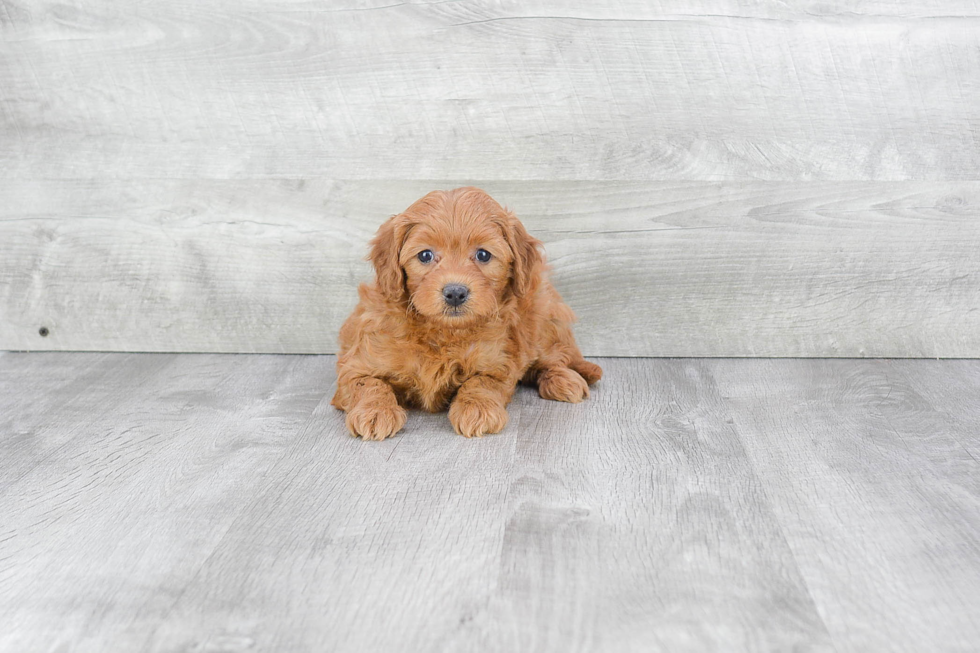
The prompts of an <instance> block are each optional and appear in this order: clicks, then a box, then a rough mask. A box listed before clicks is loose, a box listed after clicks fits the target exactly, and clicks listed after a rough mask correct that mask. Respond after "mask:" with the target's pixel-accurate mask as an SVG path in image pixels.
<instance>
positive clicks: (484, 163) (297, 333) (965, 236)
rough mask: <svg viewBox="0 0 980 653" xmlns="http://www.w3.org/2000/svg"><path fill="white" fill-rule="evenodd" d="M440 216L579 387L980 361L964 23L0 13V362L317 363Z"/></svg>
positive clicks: (491, 9) (536, 9) (531, 9)
mask: <svg viewBox="0 0 980 653" xmlns="http://www.w3.org/2000/svg"><path fill="white" fill-rule="evenodd" d="M464 183H467V184H475V185H479V186H482V187H484V188H486V189H487V190H488V191H490V192H491V193H492V194H494V195H495V197H497V198H498V199H499V200H500V201H501V202H502V203H504V204H507V205H508V206H510V207H511V208H513V209H514V210H516V211H517V213H518V214H519V215H520V216H521V217H522V219H524V221H525V223H526V224H527V226H528V228H529V229H530V230H531V231H532V232H533V233H535V234H536V235H538V236H539V237H540V238H541V239H542V240H544V241H545V243H546V247H547V251H548V253H549V256H550V260H551V261H552V264H553V268H554V279H555V282H556V285H557V286H558V288H559V290H561V291H562V293H563V294H564V295H565V297H566V299H567V300H568V301H569V303H570V304H571V305H572V307H573V308H574V309H575V310H576V312H577V313H578V314H579V316H580V319H581V321H580V324H579V325H578V328H577V333H578V335H579V339H580V341H581V344H582V348H583V350H584V351H585V352H586V354H589V355H607V356H608V355H612V356H617V355H619V356H897V357H904V356H909V357H920V356H921V357H975V356H980V310H978V308H980V3H978V2H967V1H963V0H950V1H939V0H931V1H927V0H914V1H909V2H898V1H894V2H887V1H884V0H882V1H873V0H869V1H867V2H860V1H854V2H799V3H783V2H775V1H772V2H752V1H749V2H745V1H742V2H736V1H735V0H701V1H696V0H695V1H683V2H682V1H680V0H676V1H670V0H663V1H661V2H645V1H643V2H641V1H635V2H630V1H623V2H616V3H605V2H589V1H586V0H576V1H569V2H534V3H523V2H490V1H487V0H459V1H455V2H453V1H437V2H431V3H411V2H406V3H393V2H391V1H390V0H377V1H374V2H348V1H344V2H340V1H338V2H328V1H327V0H296V1H292V0H263V1H262V2H259V1H257V0H236V1H235V2H230V1H228V0H195V1H193V2H191V1H188V0H183V1H177V2H168V3H132V2H128V1H124V0H116V1H103V2H96V1H94V0H91V1H89V2H78V1H73V0H68V1H60V2H46V1H44V0H34V1H26V0H0V349H59V350H125V351H228V352H323V353H329V352H333V351H334V350H335V339H336V332H337V330H338V328H339V325H340V323H341V321H342V320H343V318H344V317H345V316H346V314H347V312H348V311H349V310H350V309H351V307H352V306H353V303H354V301H355V299H356V295H355V287H356V283H357V282H358V280H363V279H367V278H370V269H369V268H368V266H367V264H365V263H364V262H363V261H362V260H361V258H362V256H363V254H364V252H365V243H366V241H367V240H368V239H369V238H370V236H371V234H372V233H373V231H374V230H375V229H376V227H377V225H378V224H380V223H381V222H382V221H383V220H384V219H385V218H386V217H387V216H389V215H391V214H393V213H396V212H398V211H400V210H402V209H403V208H405V207H406V206H407V205H408V204H409V203H411V201H412V200H414V199H415V198H417V197H418V196H420V195H421V194H423V193H424V192H426V191H428V190H431V189H432V188H449V187H453V186H456V185H460V184H464ZM42 327H43V328H44V329H46V330H47V331H46V332H47V336H42V335H41V334H40V330H41V328H42Z"/></svg>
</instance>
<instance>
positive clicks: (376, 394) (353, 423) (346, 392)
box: [333, 376, 406, 440]
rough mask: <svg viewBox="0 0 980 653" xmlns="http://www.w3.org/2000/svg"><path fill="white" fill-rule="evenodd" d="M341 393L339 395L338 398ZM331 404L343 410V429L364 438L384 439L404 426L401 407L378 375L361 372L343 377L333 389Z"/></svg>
mask: <svg viewBox="0 0 980 653" xmlns="http://www.w3.org/2000/svg"><path fill="white" fill-rule="evenodd" d="M341 397H342V398H341ZM333 403H334V405H335V406H337V407H338V408H343V409H345V410H346V411H347V430H349V431H350V432H351V435H354V436H357V435H359V436H361V437H362V438H364V439H365V440H384V439H385V438H389V437H391V436H393V435H394V434H395V433H397V432H398V431H399V430H401V428H402V427H403V426H405V418H406V413H405V409H404V408H402V407H401V406H399V405H398V400H397V399H396V398H395V392H394V390H392V388H391V386H390V385H388V384H387V383H386V382H384V381H382V380H381V379H376V378H374V377H370V376H362V377H358V378H354V379H350V380H345V382H344V387H343V392H341V388H338V389H337V395H336V396H335V397H334V402H333Z"/></svg>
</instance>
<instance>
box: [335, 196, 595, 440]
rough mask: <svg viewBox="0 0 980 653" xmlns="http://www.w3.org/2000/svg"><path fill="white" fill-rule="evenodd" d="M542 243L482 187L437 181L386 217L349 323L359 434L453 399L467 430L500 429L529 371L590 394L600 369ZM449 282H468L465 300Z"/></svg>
mask: <svg viewBox="0 0 980 653" xmlns="http://www.w3.org/2000/svg"><path fill="white" fill-rule="evenodd" d="M540 248H541V242H540V241H538V240H536V239H535V238H532V237H531V236H530V235H528V233H527V231H525V229H524V226H523V225H522V224H521V223H520V221H519V220H518V219H517V217H516V216H515V215H514V214H513V213H511V212H510V211H508V210H506V209H504V208H503V207H501V206H500V205H499V204H498V203H497V202H495V201H494V200H493V199H492V198H491V197H490V196H489V195H487V194H486V193H485V192H483V191H482V190H480V189H478V188H458V189H456V190H453V191H448V192H446V191H434V192H431V193H429V194H428V195H426V196H425V197H423V198H422V199H420V200H418V201H417V202H415V203H414V204H412V206H410V207H409V208H408V210H406V211H405V212H404V213H402V214H400V215H396V216H394V217H392V218H391V219H390V220H388V221H387V222H385V223H384V224H383V225H382V226H381V228H380V229H379V230H378V233H377V235H376V236H375V238H374V240H373V241H371V253H370V256H369V260H370V261H371V262H372V263H373V264H374V268H375V272H376V275H377V279H376V281H375V283H374V284H361V286H360V288H359V289H358V293H359V295H360V303H359V304H358V305H357V308H356V309H354V312H353V314H351V316H350V317H349V318H347V321H346V322H345V323H344V326H343V328H342V329H341V330H340V356H339V358H338V361H337V393H336V394H335V395H334V398H333V405H334V406H336V407H337V408H340V409H342V410H345V411H347V428H348V429H349V430H350V432H351V434H353V435H359V436H362V437H363V438H364V439H366V440H383V439H384V438H387V437H389V436H391V435H394V434H395V433H397V432H398V430H399V429H401V428H402V426H403V425H404V424H405V416H406V415H405V408H406V407H417V408H422V409H424V410H427V411H431V412H435V411H440V410H445V409H446V408H447V407H448V408H449V420H450V422H452V425H453V427H454V428H455V429H456V432H457V433H459V434H461V435H465V436H466V437H474V436H481V435H483V434H485V433H496V432H498V431H500V430H501V429H502V428H504V426H505V425H506V424H507V410H506V406H507V403H508V402H509V401H510V399H511V396H512V395H513V394H514V390H515V387H516V386H517V383H518V382H519V381H521V380H523V381H524V382H525V383H528V384H533V385H536V386H537V388H538V393H539V394H540V395H541V396H542V397H544V398H545V399H554V400H557V401H570V402H578V401H582V400H583V399H585V398H586V397H588V396H589V385H591V384H593V383H595V382H596V381H598V380H599V379H600V378H601V376H602V370H601V369H600V368H599V366H598V365H594V364H593V363H590V362H588V361H586V360H585V359H584V358H582V354H581V352H580V351H579V349H578V346H577V345H576V344H575V338H574V337H573V336H572V330H571V326H570V325H571V323H572V322H573V321H574V320H575V316H574V314H573V313H572V311H571V309H570V308H569V307H568V306H567V305H566V304H565V303H564V302H563V301H562V299H561V297H560V296H559V295H558V292H557V291H556V290H555V289H554V288H553V287H552V285H551V283H550V282H549V281H548V280H547V278H546V276H545V273H546V266H545V262H544V258H543V256H542V253H541V249H540ZM426 250H428V251H429V252H431V260H427V259H429V258H430V254H423V256H422V258H421V259H420V257H419V254H420V253H421V252H424V251H426ZM479 250H486V252H489V253H490V259H489V260H488V261H483V260H480V258H486V254H485V253H481V254H480V255H479V257H480V258H478V255H477V252H478V251H479ZM451 285H456V286H458V285H462V286H464V287H466V288H467V289H468V291H469V294H468V297H467V299H466V301H465V302H464V303H463V304H461V305H459V306H456V307H454V306H452V305H451V302H450V301H448V300H447V298H446V297H445V294H444V289H445V288H446V287H447V286H451Z"/></svg>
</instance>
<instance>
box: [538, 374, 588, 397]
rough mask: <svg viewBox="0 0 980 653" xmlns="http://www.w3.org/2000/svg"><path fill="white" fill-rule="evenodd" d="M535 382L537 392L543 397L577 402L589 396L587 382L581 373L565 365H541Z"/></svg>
mask: <svg viewBox="0 0 980 653" xmlns="http://www.w3.org/2000/svg"><path fill="white" fill-rule="evenodd" d="M537 382H538V394H539V395H541V396H542V397H543V398H545V399H551V400H553V401H567V402H569V403H573V404H577V403H578V402H580V401H583V400H585V399H587V398H588V397H589V384H588V383H586V381H585V379H584V378H583V377H582V375H581V374H579V373H578V372H576V371H575V370H574V369H572V368H571V367H566V366H565V365H553V366H549V367H542V368H541V369H540V371H539V372H538V377H537Z"/></svg>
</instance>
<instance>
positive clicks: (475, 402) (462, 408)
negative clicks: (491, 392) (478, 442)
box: [449, 397, 507, 438]
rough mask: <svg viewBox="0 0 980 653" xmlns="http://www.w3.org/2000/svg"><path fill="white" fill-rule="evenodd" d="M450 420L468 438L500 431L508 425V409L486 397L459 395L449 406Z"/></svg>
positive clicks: (458, 431) (457, 430)
mask: <svg viewBox="0 0 980 653" xmlns="http://www.w3.org/2000/svg"><path fill="white" fill-rule="evenodd" d="M449 421H450V422H451V423H452V425H453V428H454V429H456V432H457V433H459V434H460V435H462V436H465V437H467V438H478V437H480V436H481V435H485V434H487V433H498V432H500V431H501V430H503V428H504V427H505V426H507V409H506V408H504V407H503V406H502V405H501V404H499V403H496V402H493V401H489V400H486V399H483V400H480V399H472V398H465V397H457V398H456V400H455V401H453V403H452V405H451V406H450V407H449Z"/></svg>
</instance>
